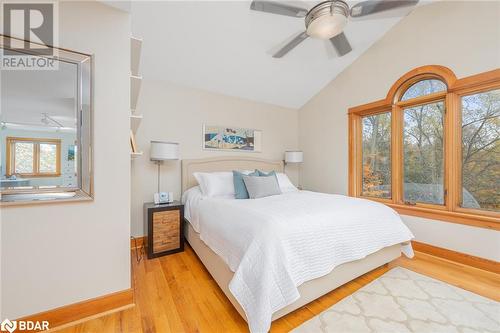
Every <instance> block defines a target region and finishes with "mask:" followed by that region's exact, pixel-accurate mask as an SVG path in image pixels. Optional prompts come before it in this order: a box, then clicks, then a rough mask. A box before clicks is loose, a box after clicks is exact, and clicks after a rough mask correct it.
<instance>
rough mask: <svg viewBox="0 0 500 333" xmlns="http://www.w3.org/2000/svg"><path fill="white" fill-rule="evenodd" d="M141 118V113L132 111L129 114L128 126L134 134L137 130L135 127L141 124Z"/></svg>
mask: <svg viewBox="0 0 500 333" xmlns="http://www.w3.org/2000/svg"><path fill="white" fill-rule="evenodd" d="M141 120H142V114H134V113H132V114H131V115H130V128H131V129H132V132H133V133H134V134H135V133H136V132H137V129H138V128H139V125H140V124H141Z"/></svg>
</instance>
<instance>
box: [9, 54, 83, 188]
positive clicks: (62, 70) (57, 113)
mask: <svg viewBox="0 0 500 333" xmlns="http://www.w3.org/2000/svg"><path fill="white" fill-rule="evenodd" d="M1 80H2V82H1V96H2V101H1V104H2V105H1V108H2V113H1V117H0V121H1V128H0V145H1V147H2V148H4V149H2V156H1V160H0V169H1V179H0V186H1V187H19V186H34V187H40V186H61V187H69V188H76V187H77V186H78V182H77V177H76V176H77V168H76V166H77V165H78V164H77V161H76V159H77V154H76V150H77V148H76V147H77V128H76V124H77V112H76V110H77V66H76V64H73V63H66V62H60V63H59V66H58V69H57V70H35V71H27V70H11V71H4V72H3V73H2V77H1Z"/></svg>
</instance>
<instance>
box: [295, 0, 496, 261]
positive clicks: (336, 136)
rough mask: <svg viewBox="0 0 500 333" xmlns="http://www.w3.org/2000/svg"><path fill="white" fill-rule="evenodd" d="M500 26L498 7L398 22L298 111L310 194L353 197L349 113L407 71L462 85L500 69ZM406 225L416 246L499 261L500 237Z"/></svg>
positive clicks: (480, 5)
mask: <svg viewBox="0 0 500 333" xmlns="http://www.w3.org/2000/svg"><path fill="white" fill-rule="evenodd" d="M471 13H474V14H473V15H471ZM499 22H500V3H499V2H496V1H491V2H479V1H470V2H465V1H456V2H455V1H450V2H437V3H433V4H431V5H427V6H422V7H419V8H417V9H416V10H414V11H413V12H412V13H411V14H410V15H409V16H408V17H406V18H405V19H403V20H402V21H400V22H399V23H398V24H397V25H396V26H395V27H394V28H393V29H391V30H390V31H389V32H388V33H387V34H386V35H385V36H384V37H383V38H382V39H380V40H379V41H378V42H377V43H375V44H374V45H373V46H372V47H371V48H370V49H369V50H368V51H367V52H366V53H364V54H363V55H362V56H360V57H359V58H358V59H357V60H356V61H355V62H354V63H353V64H352V65H351V66H349V67H348V68H347V69H346V70H345V71H344V72H342V73H341V74H340V75H339V76H337V78H335V79H334V80H333V81H331V82H330V83H329V84H328V85H327V86H326V87H325V88H324V89H323V90H321V91H320V92H319V93H318V94H317V95H316V96H315V97H314V98H313V99H312V100H310V101H309V102H308V103H307V104H306V105H305V106H304V107H303V108H301V109H300V111H299V142H300V146H301V149H302V150H303V151H304V155H305V156H306V157H305V162H304V163H303V165H302V172H301V182H302V183H303V184H304V187H305V188H307V189H313V190H317V191H323V192H332V193H342V194H347V185H348V177H347V176H348V141H347V140H348V131H347V110H348V108H349V107H352V106H356V105H360V104H364V103H368V102H372V101H376V100H379V99H382V98H385V96H386V94H387V92H388V90H389V88H390V87H391V85H392V84H393V83H394V82H395V81H396V80H397V79H398V78H399V77H400V76H402V75H403V74H404V73H406V72H407V71H409V70H411V69H413V68H415V67H418V66H422V65H429V64H438V65H444V66H447V67H449V68H450V69H452V70H453V71H454V72H455V74H456V75H457V77H458V78H461V77H465V76H469V75H473V74H477V73H481V72H484V71H488V70H492V69H496V68H498V67H500V29H499V26H498V24H499ZM404 221H405V222H406V223H407V224H408V226H409V227H410V228H411V229H412V230H413V232H414V233H415V235H416V238H417V240H421V241H423V242H426V243H430V244H433V245H436V246H441V247H445V248H449V249H452V250H456V251H460V252H465V253H469V254H472V255H477V256H481V257H485V258H490V259H494V260H497V261H500V245H499V244H500V236H499V232H495V231H490V230H486V229H484V230H480V231H479V230H476V229H475V228H472V227H467V226H460V225H456V224H453V223H447V222H441V221H435V222H428V221H426V220H424V219H419V218H410V217H406V216H405V217H404Z"/></svg>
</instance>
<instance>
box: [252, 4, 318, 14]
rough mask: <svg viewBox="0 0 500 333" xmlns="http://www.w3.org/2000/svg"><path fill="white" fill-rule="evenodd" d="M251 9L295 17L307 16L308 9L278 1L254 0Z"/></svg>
mask: <svg viewBox="0 0 500 333" xmlns="http://www.w3.org/2000/svg"><path fill="white" fill-rule="evenodd" d="M250 9H252V10H257V11H260V12H266V13H271V14H278V15H286V16H293V17H306V15H307V12H308V10H307V9H304V8H300V7H296V6H291V5H286V4H284V3H280V2H276V1H261V0H254V1H252V4H251V5H250Z"/></svg>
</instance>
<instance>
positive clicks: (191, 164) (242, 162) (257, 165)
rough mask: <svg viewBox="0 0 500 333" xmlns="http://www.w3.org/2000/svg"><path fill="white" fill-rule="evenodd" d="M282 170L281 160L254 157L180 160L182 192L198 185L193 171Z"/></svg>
mask: <svg viewBox="0 0 500 333" xmlns="http://www.w3.org/2000/svg"><path fill="white" fill-rule="evenodd" d="M254 169H259V170H262V171H273V170H274V171H276V172H283V161H272V160H266V159H262V158H256V157H246V156H238V157H233V156H224V157H211V158H201V159H193V160H182V192H183V193H184V191H186V190H187V189H189V188H191V187H193V186H196V185H198V182H197V181H196V179H195V178H194V176H193V173H194V172H217V171H232V170H254Z"/></svg>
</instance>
